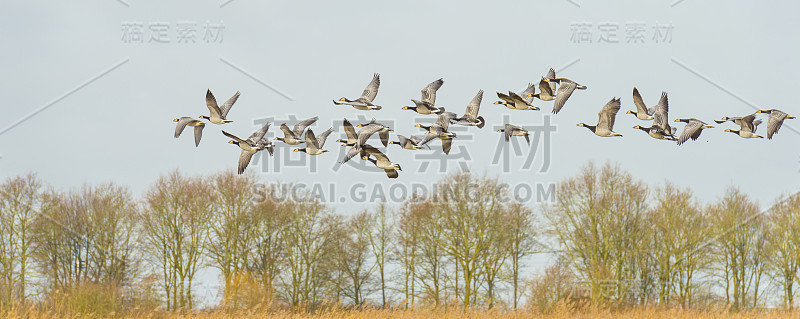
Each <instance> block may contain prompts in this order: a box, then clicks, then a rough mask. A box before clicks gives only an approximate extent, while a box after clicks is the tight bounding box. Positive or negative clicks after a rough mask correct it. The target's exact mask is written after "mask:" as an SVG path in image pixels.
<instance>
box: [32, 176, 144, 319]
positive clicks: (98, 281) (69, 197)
mask: <svg viewBox="0 0 800 319" xmlns="http://www.w3.org/2000/svg"><path fill="white" fill-rule="evenodd" d="M44 198H45V199H44V201H43V205H42V211H41V214H39V216H38V217H39V218H38V219H37V221H36V224H35V232H36V237H37V241H39V243H40V245H39V246H40V248H39V249H38V251H37V254H36V255H35V256H36V261H37V265H38V266H39V267H38V268H39V269H40V271H41V273H42V274H44V279H45V283H46V284H47V287H48V288H49V289H46V291H45V293H46V295H47V296H48V297H49V298H50V299H51V300H64V301H65V302H69V301H68V300H69V299H65V298H66V297H68V296H69V295H81V294H83V295H89V296H91V297H92V298H94V300H96V302H97V304H98V305H97V306H94V305H83V306H81V307H84V308H85V309H92V311H100V312H103V311H106V312H107V311H114V310H115V309H120V308H121V307H123V300H122V294H123V291H124V290H125V289H126V288H127V287H130V286H131V284H132V282H133V280H134V278H135V277H136V276H137V275H138V271H139V269H138V264H139V262H138V259H137V258H136V257H137V256H136V250H135V249H136V242H137V233H136V212H137V206H136V201H135V200H134V199H133V197H132V196H131V194H130V192H129V191H128V189H127V188H125V187H122V186H117V185H114V184H111V183H109V184H103V185H99V186H95V187H89V186H84V187H83V188H81V189H79V190H74V191H70V192H67V193H58V192H55V191H50V192H48V193H47V194H46V195H45V197H44ZM97 307H99V308H97Z"/></svg>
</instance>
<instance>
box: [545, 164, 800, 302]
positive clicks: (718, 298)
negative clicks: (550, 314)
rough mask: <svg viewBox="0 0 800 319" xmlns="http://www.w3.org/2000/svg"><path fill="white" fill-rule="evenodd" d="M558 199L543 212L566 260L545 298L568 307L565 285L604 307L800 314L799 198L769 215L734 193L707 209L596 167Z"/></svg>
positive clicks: (684, 192)
mask: <svg viewBox="0 0 800 319" xmlns="http://www.w3.org/2000/svg"><path fill="white" fill-rule="evenodd" d="M556 197H557V199H556V202H555V203H553V204H552V205H545V206H544V208H543V212H544V215H545V216H546V217H547V219H548V221H549V223H548V224H549V227H548V229H547V232H548V234H549V236H548V238H549V239H551V241H552V242H553V245H554V246H555V247H557V248H559V251H560V254H559V256H560V257H561V259H559V261H558V262H557V263H556V264H555V265H553V266H552V267H551V268H550V269H548V271H547V272H546V276H543V277H540V278H539V280H540V281H541V282H542V283H540V284H539V285H538V287H539V288H541V289H544V288H546V287H553V289H560V294H561V297H562V298H563V296H564V294H567V293H569V292H574V289H573V290H570V289H564V286H563V285H560V283H561V282H563V278H564V276H563V275H566V276H574V279H575V280H573V282H578V283H579V284H580V285H577V286H572V287H569V288H577V289H578V290H582V291H581V294H579V295H580V296H581V297H583V298H587V299H589V300H590V301H591V302H595V303H596V302H602V301H609V300H612V301H617V302H623V303H625V304H653V305H678V306H681V307H687V306H691V307H704V306H707V305H710V304H715V303H716V304H727V305H730V306H731V307H732V308H733V309H752V308H762V307H767V306H770V305H775V304H778V305H780V306H782V307H785V308H789V309H791V308H793V305H794V290H795V289H796V287H795V284H794V283H795V280H796V278H797V275H798V272H797V270H798V269H797V266H798V262H799V261H800V246H798V245H800V232H799V231H800V228H798V227H800V195H798V194H793V195H790V196H782V197H781V198H779V199H778V201H777V202H776V203H774V204H772V205H771V206H770V207H767V208H761V207H759V205H758V203H756V202H755V201H754V200H752V199H751V198H749V197H748V196H747V195H746V194H744V193H742V192H741V191H740V190H739V189H738V188H736V187H730V188H728V189H727V190H726V191H725V193H724V195H723V196H722V197H721V198H719V199H717V200H716V201H714V202H712V203H710V204H707V205H703V204H701V203H700V202H699V200H698V199H697V198H695V197H694V196H693V194H692V192H691V190H690V189H688V188H680V187H677V186H675V185H674V184H671V183H669V182H664V183H661V184H659V185H657V186H656V187H655V188H652V189H651V188H649V187H648V186H647V185H645V184H644V183H643V182H641V181H638V180H636V179H634V178H633V176H631V174H629V173H627V172H625V171H623V170H621V169H620V168H619V167H618V166H615V165H611V164H606V165H605V166H602V167H598V166H595V165H592V164H590V165H587V166H586V167H585V168H584V169H583V171H582V172H581V173H580V174H579V175H577V176H575V177H572V178H569V179H567V180H566V181H564V182H562V183H561V184H560V185H559V187H558V190H557V196H556ZM565 270H567V272H566V274H565ZM547 283H551V285H548V284H547ZM545 290H546V289H545ZM540 295H543V296H552V295H554V294H553V291H545V292H540ZM556 295H558V294H556ZM558 299H559V298H558V297H556V298H550V299H549V300H539V302H538V306H540V307H547V306H548V305H552V302H553V301H555V300H558ZM776 299H778V300H779V302H777V303H776V302H775V300H776Z"/></svg>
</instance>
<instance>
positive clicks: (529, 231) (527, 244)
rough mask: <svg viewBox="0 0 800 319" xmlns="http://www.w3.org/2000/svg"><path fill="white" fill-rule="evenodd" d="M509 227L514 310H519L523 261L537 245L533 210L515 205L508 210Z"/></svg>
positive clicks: (507, 231) (507, 230)
mask: <svg viewBox="0 0 800 319" xmlns="http://www.w3.org/2000/svg"><path fill="white" fill-rule="evenodd" d="M505 218H506V220H507V221H508V227H507V228H506V229H505V231H506V233H507V234H508V236H509V238H508V248H507V249H508V258H509V263H508V268H509V272H510V274H511V278H510V279H511V286H512V290H513V294H512V299H513V300H512V305H513V309H515V310H516V309H517V308H518V303H519V301H520V298H521V297H522V293H521V291H520V271H521V268H522V260H523V259H524V258H525V257H527V256H529V255H530V254H532V253H533V250H534V248H535V245H536V240H535V238H536V230H535V226H534V215H533V210H531V209H530V208H528V207H525V205H523V204H521V203H514V204H512V205H511V207H509V208H508V211H507V212H506V214H505Z"/></svg>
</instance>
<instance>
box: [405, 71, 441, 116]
mask: <svg viewBox="0 0 800 319" xmlns="http://www.w3.org/2000/svg"><path fill="white" fill-rule="evenodd" d="M442 84H444V80H443V79H438V80H436V81H433V82H431V83H430V84H428V85H426V86H425V87H424V88H423V89H422V100H421V101H417V100H415V99H411V102H414V105H416V106H404V107H403V109H404V110H412V111H414V112H417V113H419V114H439V113H441V112H444V108H443V107H436V106H435V104H436V91H438V90H439V88H441V87H442Z"/></svg>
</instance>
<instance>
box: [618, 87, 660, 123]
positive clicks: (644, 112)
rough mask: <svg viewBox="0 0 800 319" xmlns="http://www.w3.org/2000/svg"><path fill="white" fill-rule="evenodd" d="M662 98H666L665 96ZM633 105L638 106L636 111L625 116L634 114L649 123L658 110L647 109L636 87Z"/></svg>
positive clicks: (653, 108) (634, 88)
mask: <svg viewBox="0 0 800 319" xmlns="http://www.w3.org/2000/svg"><path fill="white" fill-rule="evenodd" d="M662 98H665V97H664V95H663V94H662ZM659 103H660V101H659ZM633 104H634V105H636V111H628V112H625V114H633V115H634V116H636V118H638V119H640V120H643V121H649V120H652V119H653V113H654V112H655V110H656V108H655V106H654V107H650V108H647V105H645V104H644V100H643V99H642V95H641V94H639V89H637V88H636V87H633Z"/></svg>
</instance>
